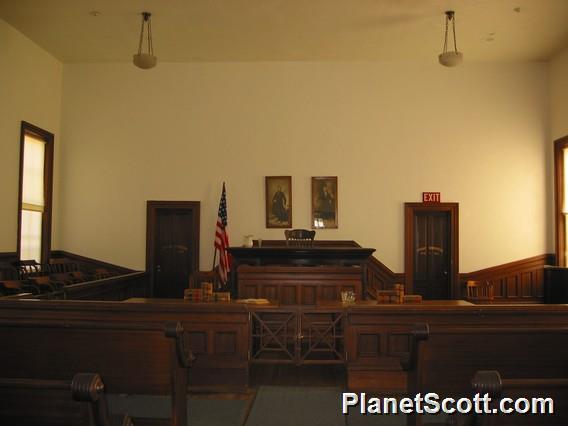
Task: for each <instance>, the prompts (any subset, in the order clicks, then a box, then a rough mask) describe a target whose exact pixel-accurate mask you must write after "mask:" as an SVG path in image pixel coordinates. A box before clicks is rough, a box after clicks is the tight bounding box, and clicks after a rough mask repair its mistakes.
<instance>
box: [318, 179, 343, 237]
mask: <svg viewBox="0 0 568 426" xmlns="http://www.w3.org/2000/svg"><path fill="white" fill-rule="evenodd" d="M337 195H338V193H337V176H317V177H312V229H335V228H337V227H338V220H337V213H338V209H337V206H338V201H337Z"/></svg>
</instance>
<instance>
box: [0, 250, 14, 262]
mask: <svg viewBox="0 0 568 426" xmlns="http://www.w3.org/2000/svg"><path fill="white" fill-rule="evenodd" d="M16 260H18V253H16V252H15V251H13V252H3V253H0V262H14V261H16Z"/></svg>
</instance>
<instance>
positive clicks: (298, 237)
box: [284, 229, 316, 247]
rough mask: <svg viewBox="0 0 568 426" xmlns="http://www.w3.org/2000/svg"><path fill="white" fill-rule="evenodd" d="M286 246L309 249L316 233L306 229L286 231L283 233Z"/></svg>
mask: <svg viewBox="0 0 568 426" xmlns="http://www.w3.org/2000/svg"><path fill="white" fill-rule="evenodd" d="M284 236H285V237H286V245H287V246H298V247H311V246H313V243H314V238H315V236H316V231H309V230H307V229H286V230H285V231H284Z"/></svg>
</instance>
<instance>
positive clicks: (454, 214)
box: [404, 203, 461, 299]
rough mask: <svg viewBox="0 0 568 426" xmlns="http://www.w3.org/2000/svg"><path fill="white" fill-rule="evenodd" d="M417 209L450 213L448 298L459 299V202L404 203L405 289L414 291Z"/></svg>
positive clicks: (410, 291) (409, 292) (411, 292)
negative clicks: (414, 244)
mask: <svg viewBox="0 0 568 426" xmlns="http://www.w3.org/2000/svg"><path fill="white" fill-rule="evenodd" d="M417 211H431V212H449V213H450V228H451V229H450V232H451V241H450V247H451V250H452V253H451V254H452V257H451V270H450V298H451V299H459V297H460V295H461V292H460V284H459V282H460V281H459V203H438V204H425V203H404V270H405V289H406V292H407V293H408V294H413V291H414V288H413V287H414V285H413V283H414V279H413V278H414V277H413V273H414V267H413V265H414V250H413V241H414V213H415V212H417Z"/></svg>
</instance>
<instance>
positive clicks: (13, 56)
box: [0, 19, 63, 252]
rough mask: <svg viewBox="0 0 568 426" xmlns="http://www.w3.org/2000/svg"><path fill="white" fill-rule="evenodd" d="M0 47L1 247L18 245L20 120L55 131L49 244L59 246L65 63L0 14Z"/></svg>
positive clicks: (11, 248) (2, 249) (9, 249)
mask: <svg viewBox="0 0 568 426" xmlns="http://www.w3.org/2000/svg"><path fill="white" fill-rule="evenodd" d="M0 52H1V54H0V200H1V204H0V205H1V206H2V207H1V208H0V252H14V251H16V247H17V235H16V234H17V226H18V185H19V166H20V123H21V121H22V120H24V121H28V122H30V123H32V124H35V125H37V126H39V127H41V128H43V129H45V130H48V131H50V132H52V133H54V134H55V163H54V167H55V176H54V200H53V201H54V215H55V217H54V223H53V231H54V235H55V236H54V239H53V241H52V246H53V247H57V245H58V243H59V242H58V240H57V234H58V233H57V230H58V226H57V225H58V223H57V218H58V216H57V210H58V208H57V207H58V201H59V198H58V195H59V192H58V185H59V181H60V179H59V173H57V168H58V165H59V161H60V156H59V152H60V148H61V145H60V142H59V127H60V114H61V92H62V75H63V66H62V64H61V63H60V62H59V61H58V60H57V59H55V58H54V57H53V56H51V55H49V54H48V53H47V52H45V51H44V50H43V49H41V48H40V47H38V46H37V45H36V44H34V43H33V42H32V41H31V40H29V39H28V38H26V37H25V36H23V35H22V34H21V33H19V32H18V31H16V30H15V29H14V28H12V27H11V26H10V25H8V24H7V23H6V22H5V21H3V20H2V19H0Z"/></svg>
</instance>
